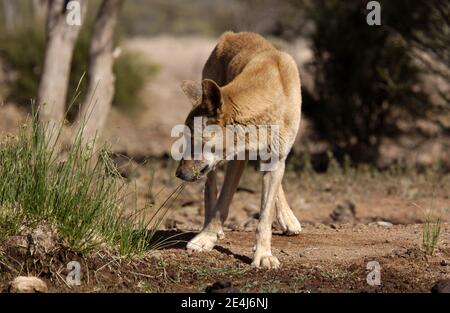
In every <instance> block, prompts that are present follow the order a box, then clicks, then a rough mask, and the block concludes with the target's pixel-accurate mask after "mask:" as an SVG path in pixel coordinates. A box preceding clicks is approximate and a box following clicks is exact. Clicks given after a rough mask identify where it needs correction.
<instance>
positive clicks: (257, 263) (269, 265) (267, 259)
mask: <svg viewBox="0 0 450 313" xmlns="http://www.w3.org/2000/svg"><path fill="white" fill-rule="evenodd" d="M252 267H256V268H265V269H277V268H279V267H280V261H278V259H277V258H276V257H274V256H273V255H271V254H263V255H257V254H256V253H255V256H254V258H253V262H252Z"/></svg>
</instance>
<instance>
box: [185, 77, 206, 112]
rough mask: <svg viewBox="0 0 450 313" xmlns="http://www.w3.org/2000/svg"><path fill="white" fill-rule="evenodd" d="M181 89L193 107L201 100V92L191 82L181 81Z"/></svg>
mask: <svg viewBox="0 0 450 313" xmlns="http://www.w3.org/2000/svg"><path fill="white" fill-rule="evenodd" d="M181 89H182V90H183V92H184V94H185V95H186V96H187V97H188V99H189V101H190V102H191V103H192V105H193V106H196V105H197V104H199V103H200V100H201V98H202V91H201V90H200V88H198V87H197V84H196V83H195V82H194V81H192V80H183V81H182V82H181Z"/></svg>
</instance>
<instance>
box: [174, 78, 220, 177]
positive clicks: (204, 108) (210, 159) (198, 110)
mask: <svg viewBox="0 0 450 313" xmlns="http://www.w3.org/2000/svg"><path fill="white" fill-rule="evenodd" d="M181 87H182V89H183V91H184V93H185V94H186V95H187V97H188V98H189V100H190V101H191V102H192V104H193V108H192V110H191V112H189V114H188V116H187V118H186V121H185V125H186V126H187V128H189V134H185V140H186V142H187V144H190V146H191V149H190V153H189V155H186V156H184V157H183V159H182V160H181V161H180V164H179V165H178V168H177V171H176V176H177V177H178V178H180V179H182V180H185V181H191V182H192V181H196V180H198V179H199V178H201V177H202V176H204V175H206V174H207V173H208V172H209V171H211V170H212V169H214V168H215V166H216V165H217V164H218V163H219V162H220V161H221V160H222V159H223V158H222V157H220V156H219V155H218V153H217V151H215V153H205V149H204V148H205V146H207V145H213V143H214V141H218V140H220V141H222V140H223V138H222V136H215V135H214V133H209V134H208V133H207V132H205V131H202V130H204V128H205V127H208V126H209V127H211V126H213V127H220V128H224V126H225V125H224V124H225V123H224V122H223V121H224V119H223V115H224V114H223V112H222V110H221V109H222V104H223V99H222V93H221V90H220V87H219V86H218V85H217V84H216V83H215V82H214V81H212V80H210V79H205V80H203V82H202V89H201V90H200V89H199V88H197V87H196V86H195V83H194V82H191V81H184V82H183V83H182V85H181ZM199 121H200V122H199ZM199 128H201V129H199ZM206 150H207V149H206Z"/></svg>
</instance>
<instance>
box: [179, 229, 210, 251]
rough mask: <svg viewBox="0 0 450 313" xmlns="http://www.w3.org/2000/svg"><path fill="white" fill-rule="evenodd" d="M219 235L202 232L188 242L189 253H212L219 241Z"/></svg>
mask: <svg viewBox="0 0 450 313" xmlns="http://www.w3.org/2000/svg"><path fill="white" fill-rule="evenodd" d="M217 237H218V234H217V233H211V232H206V231H202V232H201V233H199V234H198V235H197V236H195V237H194V238H192V239H191V241H189V242H188V244H187V246H186V248H187V250H188V252H189V253H192V252H203V251H211V250H212V249H213V248H214V246H215V244H216V241H217V239H218V238H217Z"/></svg>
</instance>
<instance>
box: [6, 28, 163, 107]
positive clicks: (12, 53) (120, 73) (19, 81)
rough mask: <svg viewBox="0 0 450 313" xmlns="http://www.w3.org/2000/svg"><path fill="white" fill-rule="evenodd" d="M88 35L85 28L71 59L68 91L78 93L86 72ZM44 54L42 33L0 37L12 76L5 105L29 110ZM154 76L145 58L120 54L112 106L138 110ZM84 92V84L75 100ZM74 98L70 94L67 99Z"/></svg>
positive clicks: (154, 67) (154, 68)
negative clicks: (140, 96)
mask: <svg viewBox="0 0 450 313" xmlns="http://www.w3.org/2000/svg"><path fill="white" fill-rule="evenodd" d="M86 24H88V23H86ZM89 31H90V27H89V26H88V25H86V26H85V27H84V28H83V30H82V31H81V33H80V37H79V39H78V42H77V45H76V48H75V51H74V55H73V61H72V70H71V74H70V80H69V87H68V90H69V91H73V90H77V85H78V83H79V81H80V78H81V77H82V76H83V74H85V73H86V71H87V61H88V48H89V37H90V36H89ZM44 53H45V35H44V32H43V31H42V29H39V28H36V29H33V28H30V27H23V28H20V29H18V30H17V31H15V32H14V33H4V32H2V33H0V58H1V59H2V60H3V62H4V63H5V64H6V66H7V67H8V69H9V70H10V71H11V72H12V73H13V75H12V76H13V79H11V81H10V82H9V83H8V88H7V89H8V93H7V100H8V101H11V102H14V103H17V104H19V105H22V106H28V107H29V105H30V103H31V99H35V98H36V96H37V91H38V87H39V79H40V75H41V72H42V63H43V59H44ZM157 72H158V66H157V65H155V64H152V63H150V62H148V61H147V60H146V59H145V57H144V56H142V55H139V54H138V53H134V52H125V53H123V54H122V56H120V57H119V58H118V59H117V60H116V63H115V66H114V73H115V75H116V84H115V88H116V93H115V97H114V100H113V105H114V106H116V107H118V108H121V109H123V110H126V111H128V110H130V111H131V110H133V109H134V108H137V107H139V105H140V99H139V91H140V90H141V89H142V88H143V86H144V85H145V83H146V81H147V79H149V78H150V77H151V76H152V75H155V74H156V73H157ZM85 89H86V80H84V81H83V82H82V85H81V88H80V91H81V95H80V97H79V98H78V99H80V100H81V99H83V95H84V92H85V91H86V90H85ZM73 96H74V95H73V94H71V92H69V94H68V99H72V98H73ZM72 113H73V112H72Z"/></svg>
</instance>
